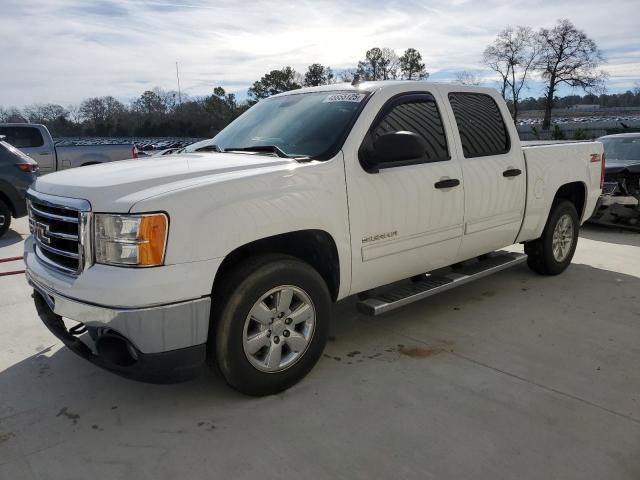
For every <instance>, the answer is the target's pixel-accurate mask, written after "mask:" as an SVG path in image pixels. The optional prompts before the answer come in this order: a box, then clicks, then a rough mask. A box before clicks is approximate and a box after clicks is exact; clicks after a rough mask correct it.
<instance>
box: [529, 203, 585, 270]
mask: <svg viewBox="0 0 640 480" xmlns="http://www.w3.org/2000/svg"><path fill="white" fill-rule="evenodd" d="M579 228H580V220H579V219H578V213H577V212H576V208H575V206H574V205H573V203H571V202H569V201H568V200H561V201H559V202H557V203H554V205H553V207H552V208H551V213H550V214H549V218H548V219H547V224H546V225H545V227H544V230H543V232H542V236H541V237H540V238H539V239H537V240H534V241H533V242H527V243H525V245H524V251H525V253H526V254H527V255H528V258H527V264H528V265H529V268H531V270H533V271H534V272H537V273H540V274H542V275H558V274H559V273H562V272H564V271H565V270H566V268H567V267H568V266H569V264H570V263H571V259H572V258H573V254H574V253H575V251H576V246H577V245H578V229H579Z"/></svg>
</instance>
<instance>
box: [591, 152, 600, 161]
mask: <svg viewBox="0 0 640 480" xmlns="http://www.w3.org/2000/svg"><path fill="white" fill-rule="evenodd" d="M599 161H600V154H599V153H592V154H591V163H596V162H599Z"/></svg>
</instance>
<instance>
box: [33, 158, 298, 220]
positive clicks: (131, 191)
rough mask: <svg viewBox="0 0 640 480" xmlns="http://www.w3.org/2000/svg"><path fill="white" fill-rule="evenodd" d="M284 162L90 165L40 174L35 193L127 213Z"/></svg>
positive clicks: (165, 160)
mask: <svg viewBox="0 0 640 480" xmlns="http://www.w3.org/2000/svg"><path fill="white" fill-rule="evenodd" d="M296 164H297V162H296V161H295V160H292V159H288V158H279V157H273V156H267V155H258V154H246V153H215V152H202V153H190V154H183V155H175V156H166V157H151V158H144V159H138V160H126V161H121V162H113V163H105V164H101V165H90V166H87V167H80V168H75V169H71V170H65V171H62V172H58V173H52V174H49V175H45V176H43V177H40V178H38V179H37V180H36V182H35V184H34V187H32V188H35V190H36V191H38V192H42V193H47V194H50V195H57V196H61V197H70V198H82V199H85V200H88V201H89V202H90V203H91V205H92V209H93V210H94V211H103V212H104V211H111V212H123V211H124V212H126V211H128V210H129V209H130V208H131V206H132V205H134V204H135V203H136V202H138V201H140V200H144V199H145V198H149V197H151V196H154V195H158V194H161V193H166V192H168V191H171V190H176V189H181V188H188V187H189V185H195V184H199V183H201V182H203V181H206V182H212V183H214V182H217V181H223V180H224V179H225V178H237V177H238V176H251V175H257V174H260V173H261V172H270V171H273V170H274V169H276V170H277V169H288V168H292V167H293V166H294V165H296Z"/></svg>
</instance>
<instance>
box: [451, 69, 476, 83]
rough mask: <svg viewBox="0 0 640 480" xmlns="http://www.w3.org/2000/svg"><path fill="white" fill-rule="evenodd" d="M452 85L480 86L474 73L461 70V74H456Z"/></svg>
mask: <svg viewBox="0 0 640 480" xmlns="http://www.w3.org/2000/svg"><path fill="white" fill-rule="evenodd" d="M453 83H457V84H458V85H471V86H474V85H480V79H479V78H478V76H477V75H475V74H474V73H471V72H468V71H466V70H463V71H462V72H457V73H456V78H455V80H454V81H453Z"/></svg>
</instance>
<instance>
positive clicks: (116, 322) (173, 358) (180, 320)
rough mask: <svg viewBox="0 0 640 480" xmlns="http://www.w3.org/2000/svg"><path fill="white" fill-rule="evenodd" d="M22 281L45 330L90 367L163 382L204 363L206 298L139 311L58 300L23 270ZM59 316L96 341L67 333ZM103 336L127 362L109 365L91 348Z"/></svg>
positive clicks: (208, 305)
mask: <svg viewBox="0 0 640 480" xmlns="http://www.w3.org/2000/svg"><path fill="white" fill-rule="evenodd" d="M27 279H28V281H29V284H30V285H31V286H33V288H34V295H33V298H34V302H35V306H36V310H37V312H38V315H39V317H40V319H41V320H42V321H43V323H44V324H45V326H46V327H47V328H48V329H49V330H50V331H51V332H52V333H53V334H54V335H55V336H56V337H58V338H59V339H60V340H61V341H62V342H63V343H64V344H65V345H66V346H67V347H69V348H70V349H71V350H72V351H73V352H75V353H76V354H78V355H80V356H81V357H83V358H84V359H86V360H88V361H90V362H91V363H94V364H95V365H98V366H100V367H103V368H106V369H108V370H110V371H113V372H115V373H117V374H119V375H122V376H126V377H129V378H133V379H137V380H143V381H148V382H152V383H166V382H174V381H181V380H186V379H188V378H192V377H193V376H195V375H197V373H198V372H199V370H200V368H201V366H202V365H203V363H204V361H205V357H206V341H207V336H208V325H209V314H210V309H211V299H210V298H209V297H205V298H200V299H197V300H192V301H188V302H180V303H175V304H170V305H161V306H155V307H149V308H142V309H113V308H108V307H103V306H97V305H91V304H88V303H83V302H81V301H79V300H75V299H72V298H68V297H66V296H63V295H61V294H59V293H57V292H55V291H54V290H52V289H51V288H49V287H46V286H44V285H43V284H41V283H38V282H37V281H36V280H35V279H34V278H33V277H32V276H31V275H30V274H29V272H28V271H27ZM63 317H64V318H68V319H70V320H74V321H77V322H80V323H81V324H82V325H84V326H86V327H88V328H89V329H91V331H92V332H94V335H93V337H94V340H96V342H91V341H88V342H85V341H83V339H81V337H80V336H79V335H78V334H77V332H79V331H82V330H81V329H77V330H76V329H67V327H66V326H65V324H64V321H63V320H62V318H63ZM103 335H104V336H107V335H108V336H110V337H111V338H118V339H121V341H122V342H123V344H126V345H127V348H128V351H129V352H130V353H131V355H132V357H131V358H132V361H131V362H126V364H122V363H119V362H115V363H114V361H112V360H111V359H110V358H109V357H106V356H103V355H101V354H99V352H100V349H99V348H97V349H96V345H97V344H98V342H100V338H101V336H103ZM92 343H93V345H91V344H92ZM92 347H93V348H92Z"/></svg>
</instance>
